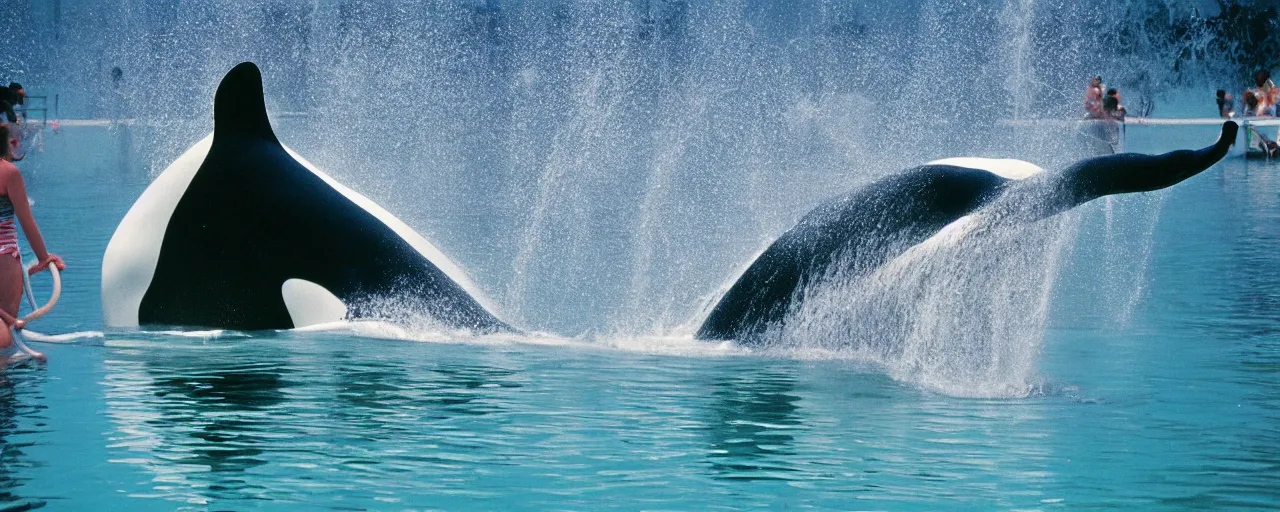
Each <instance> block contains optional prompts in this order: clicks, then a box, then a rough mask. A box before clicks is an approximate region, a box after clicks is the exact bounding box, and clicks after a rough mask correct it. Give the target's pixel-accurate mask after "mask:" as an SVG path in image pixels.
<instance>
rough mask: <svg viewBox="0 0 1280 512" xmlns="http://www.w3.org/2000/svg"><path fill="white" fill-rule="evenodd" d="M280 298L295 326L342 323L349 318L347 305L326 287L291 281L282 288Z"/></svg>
mask: <svg viewBox="0 0 1280 512" xmlns="http://www.w3.org/2000/svg"><path fill="white" fill-rule="evenodd" d="M280 298H281V299H283V300H284V307H285V309H287V310H289V318H290V319H292V320H293V326H294V327H295V328H297V327H307V326H311V325H320V324H328V323H333V322H340V321H342V320H345V319H346V318H347V305H346V304H343V303H342V299H339V298H338V297H337V296H336V295H334V294H333V293H332V292H330V291H329V290H327V289H325V287H323V286H320V285H318V284H315V283H313V282H311V281H307V280H305V279H289V280H287V281H285V282H284V284H283V285H281V286H280Z"/></svg>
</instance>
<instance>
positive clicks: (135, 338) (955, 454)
mask: <svg viewBox="0 0 1280 512" xmlns="http://www.w3.org/2000/svg"><path fill="white" fill-rule="evenodd" d="M1144 130H1145V131H1144ZM1160 130H1161V129H1154V128H1148V129H1131V133H1130V143H1131V149H1136V150H1144V151H1157V150H1165V149H1172V148H1174V147H1182V146H1191V145H1196V146H1199V145H1203V144H1204V143H1207V140H1206V139H1208V140H1211V138H1212V133H1211V131H1210V132H1203V131H1197V130H1198V129H1196V128H1187V129H1185V130H1186V131H1185V132H1183V131H1176V130H1174V131H1160ZM120 136H121V134H120V133H118V132H108V131H104V130H91V129H82V130H81V131H78V132H77V131H75V130H69V131H68V133H64V134H62V135H60V136H59V137H61V138H54V137H52V136H50V138H49V139H48V141H47V145H46V150H45V153H44V154H41V155H35V156H33V157H32V159H31V161H29V162H27V163H25V164H23V165H24V170H25V171H26V172H27V173H28V180H29V183H30V188H31V189H32V194H33V197H35V198H36V201H37V206H36V208H37V210H36V211H37V216H38V218H39V220H40V221H41V226H42V228H43V229H44V231H45V232H46V236H47V237H48V238H49V239H50V240H51V245H52V246H53V247H54V248H55V249H56V250H57V251H58V252H60V253H62V254H63V255H64V256H66V258H67V260H68V261H69V262H70V263H71V264H72V265H73V267H72V269H71V270H70V271H68V272H67V276H66V279H67V288H68V290H67V294H66V297H65V298H64V302H63V303H62V304H61V305H60V306H59V309H58V310H57V312H56V313H55V314H54V315H52V316H50V317H49V318H48V319H47V320H43V321H41V322H40V325H39V326H33V327H36V328H38V329H41V330H43V331H45V332H51V333H66V332H74V331H100V330H101V329H102V328H101V314H100V306H99V305H98V285H97V280H98V274H97V267H98V265H99V264H100V261H101V253H102V250H103V248H104V247H105V245H106V241H107V239H108V238H109V237H110V234H111V231H112V229H114V225H115V222H116V221H117V220H118V219H119V218H120V217H121V216H122V215H123V213H124V211H125V210H126V209H127V208H128V206H129V204H131V203H132V201H133V199H134V198H135V197H136V196H137V194H138V193H139V192H140V191H141V190H142V188H143V187H144V186H145V185H146V183H147V182H148V177H147V175H146V173H145V172H143V171H139V170H137V169H135V166H132V165H129V164H128V162H127V160H128V158H127V155H126V156H120V155H114V154H113V153H112V151H114V150H112V151H107V153H111V154H113V156H111V157H110V158H90V157H86V156H84V154H83V152H81V153H77V150H83V149H84V148H107V149H108V150H111V149H112V148H120V147H126V148H127V143H126V144H124V145H121V143H120V142H118V138H119V137H120ZM77 155H79V156H77ZM1075 215H1076V217H1075V218H1074V221H1073V222H1074V224H1075V225H1076V227H1075V229H1077V230H1078V231H1079V234H1078V236H1076V237H1075V238H1074V239H1073V241H1072V243H1071V247H1070V249H1069V251H1068V252H1069V259H1070V262H1069V263H1068V264H1066V265H1063V268H1062V269H1061V271H1060V272H1058V275H1057V277H1056V282H1055V284H1054V287H1053V297H1052V300H1051V301H1050V313H1049V315H1048V316H1049V322H1048V324H1049V327H1048V330H1047V331H1046V332H1045V333H1044V336H1043V340H1042V341H1040V342H1039V343H1041V349H1040V350H1039V352H1038V356H1037V357H1038V359H1037V362H1038V369H1037V371H1036V373H1037V378H1036V381H1037V382H1038V383H1039V384H1037V385H1036V386H1035V387H1034V389H1033V390H1032V391H1031V392H1030V393H1029V394H1027V393H1020V394H1015V395H1011V396H1009V397H1005V398H995V399H975V398H962V397H957V396H955V395H956V394H955V393H945V392H940V391H938V390H935V389H931V388H929V387H927V386H921V385H918V384H915V383H912V382H904V381H901V380H895V379H894V378H892V377H890V376H889V374H887V373H886V372H884V371H882V370H881V369H879V368H877V367H875V366H873V365H868V364H865V363H863V362H860V361H857V360H850V359H849V358H840V357H833V358H824V357H792V356H779V355H776V354H775V355H753V354H748V353H745V352H744V351H742V350H739V349H735V348H733V347H731V346H720V345H707V344H701V343H698V342H693V341H690V340H683V339H670V338H664V337H652V338H646V337H644V336H621V335H618V336H610V335H584V336H580V337H572V338H560V337H557V336H551V335H547V336H538V337H511V338H484V339H473V338H468V337H452V338H451V337H438V336H436V337H433V336H416V337H417V338H424V339H419V340H417V341H409V340H404V339H382V338H387V337H390V338H394V337H404V336H399V335H385V334H386V331H377V332H382V333H383V334H384V335H382V336H379V337H369V336H354V335H351V334H346V333H342V332H327V333H305V332H302V333H278V334H254V335H243V334H238V333H222V334H218V335H214V334H211V333H204V334H200V333H196V334H191V335H185V336H179V335H173V334H137V333H107V335H106V336H105V337H92V336H90V337H83V338H79V339H77V340H75V341H73V342H71V343H67V344H47V343H41V344H38V345H37V346H36V348H37V349H40V350H44V351H46V352H47V353H48V355H49V359H50V363H49V364H48V365H47V366H35V365H29V364H21V365H17V366H12V367H10V368H8V369H6V370H5V371H4V373H3V374H2V375H0V508H5V509H13V510H23V509H29V508H36V507H42V506H44V507H48V508H50V509H55V510H64V509H68V510H69V509H80V510H88V509H94V510H173V509H192V510H205V509H208V510H245V509H266V510H274V509H312V510H317V509H338V510H421V509H447V510H457V509H481V510H508V509H534V510H547V509H557V510H613V509H621V510H642V509H643V510H658V509H661V510H713V509H714V510H743V509H781V510H792V509H840V510H912V509H920V510H938V509H948V510H992V509H1010V510H1012V509H1017V510H1036V509H1039V510H1081V509H1102V508H1108V509H1122V510H1225V509H1267V508H1276V507H1280V486H1278V485H1277V482H1280V167H1277V166H1276V165H1274V164H1264V163H1254V162H1245V161H1243V160H1240V159H1233V160H1229V161H1227V162H1225V163H1223V164H1220V165H1219V166H1217V167H1215V168H1214V169H1212V170H1210V171H1208V172H1206V173H1204V174H1203V175H1201V176H1198V177H1196V178H1194V179H1192V180H1190V181H1188V182H1186V183H1184V184H1182V185H1181V186H1178V187H1176V188H1174V189H1172V190H1170V191H1167V192H1164V193H1160V194H1155V195H1149V196H1142V197H1138V196H1134V197H1123V198H1113V199H1111V200H1102V201H1098V202H1095V203H1094V204H1090V205H1088V206H1087V207H1085V208H1082V209H1081V211H1079V212H1077V213H1076V214H1075ZM410 223H411V224H414V222H412V221H411V222H410ZM415 227H417V226H415ZM565 314H572V312H566V313H565ZM375 330H376V329H375ZM361 332H365V331H361ZM365 333H366V334H368V332H365ZM409 337H415V336H409ZM959 394H961V395H963V394H964V393H959Z"/></svg>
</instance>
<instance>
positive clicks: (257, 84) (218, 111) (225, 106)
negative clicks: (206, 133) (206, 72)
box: [213, 62, 279, 143]
mask: <svg viewBox="0 0 1280 512" xmlns="http://www.w3.org/2000/svg"><path fill="white" fill-rule="evenodd" d="M223 133H225V134H236V135H241V136H251V137H252V136H256V137H261V138H265V139H268V140H272V141H276V142H279V140H278V139H276V134H275V132H274V131H272V130H271V121H270V120H268V119H267V104H266V100H265V99H264V98H263V92H262V72H261V71H259V70H258V66H256V65H254V63H252V62H242V63H240V64H237V65H236V67H234V68H231V71H229V72H227V76H225V77H223V78H222V83H219V84H218V92H217V93H215V94H214V96H213V139H214V142H215V143H216V142H217V140H218V135H219V134H223Z"/></svg>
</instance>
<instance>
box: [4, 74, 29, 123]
mask: <svg viewBox="0 0 1280 512" xmlns="http://www.w3.org/2000/svg"><path fill="white" fill-rule="evenodd" d="M26 97H27V91H26V89H23V88H22V84H20V83H18V82H9V87H5V88H0V110H2V111H4V117H5V120H7V121H9V122H10V123H14V124H22V120H21V118H19V117H18V114H17V113H15V112H14V111H13V108H14V107H16V106H18V105H21V104H23V102H24V101H25V100H26Z"/></svg>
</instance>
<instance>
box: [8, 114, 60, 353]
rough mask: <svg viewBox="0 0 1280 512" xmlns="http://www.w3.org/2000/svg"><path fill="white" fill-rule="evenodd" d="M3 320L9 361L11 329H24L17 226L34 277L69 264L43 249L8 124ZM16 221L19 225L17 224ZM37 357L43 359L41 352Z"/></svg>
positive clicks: (15, 139)
mask: <svg viewBox="0 0 1280 512" xmlns="http://www.w3.org/2000/svg"><path fill="white" fill-rule="evenodd" d="M0 141H4V143H3V144H0V146H3V147H0V152H2V153H3V154H0V318H2V319H3V320H4V322H5V324H6V327H7V328H5V329H0V359H3V358H6V357H7V355H3V353H7V352H8V351H9V348H10V347H12V346H13V345H14V343H13V333H12V332H11V331H10V330H9V329H21V328H22V327H23V325H22V323H21V321H19V320H17V316H18V306H19V305H20V304H21V302H22V284H23V282H22V272H23V271H24V270H23V268H22V261H21V249H20V248H19V247H18V230H17V225H18V224H21V225H22V232H23V233H24V234H25V235H27V242H28V243H29V244H31V250H32V252H35V253H36V264H35V266H33V267H31V270H30V273H32V274H35V273H37V272H41V271H43V270H46V269H48V268H49V265H53V266H55V267H57V269H58V270H65V269H66V268H67V265H66V264H65V263H63V262H62V258H59V257H58V256H57V255H56V254H50V253H49V251H48V250H47V249H46V248H45V246H44V237H43V236H41V235H40V228H39V227H38V226H36V219H35V217H34V216H32V214H31V203H29V202H28V201H27V186H26V183H25V182H24V181H23V180H22V173H21V172H20V171H18V168H17V167H16V166H14V165H13V163H12V160H13V148H14V146H16V145H17V143H18V139H17V138H16V137H14V136H13V135H12V134H11V133H10V131H9V125H8V124H6V123H0ZM15 221H16V222H15ZM35 356H36V357H39V358H41V359H43V356H42V355H40V354H39V353H38V352H37V353H35Z"/></svg>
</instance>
